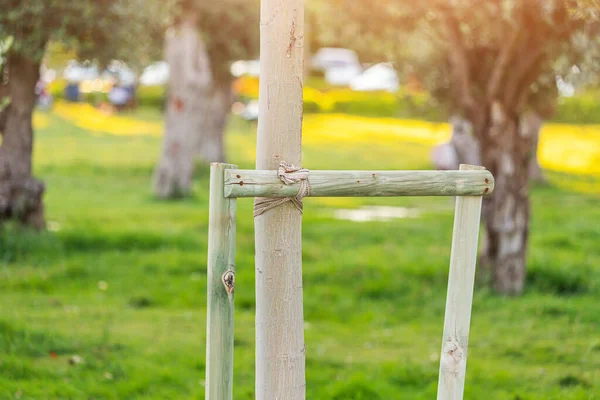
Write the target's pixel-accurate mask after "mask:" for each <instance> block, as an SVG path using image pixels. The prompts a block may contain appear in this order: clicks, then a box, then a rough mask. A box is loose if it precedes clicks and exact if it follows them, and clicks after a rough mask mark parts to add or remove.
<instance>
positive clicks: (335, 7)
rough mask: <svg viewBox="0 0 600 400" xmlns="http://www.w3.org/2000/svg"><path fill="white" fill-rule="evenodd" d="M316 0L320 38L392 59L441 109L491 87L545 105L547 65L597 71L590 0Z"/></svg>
mask: <svg viewBox="0 0 600 400" xmlns="http://www.w3.org/2000/svg"><path fill="white" fill-rule="evenodd" d="M320 7H321V9H322V13H321V19H322V20H323V21H325V20H326V19H328V18H329V19H330V20H331V21H332V22H331V23H329V24H324V25H323V26H324V27H326V28H324V29H325V31H324V32H322V33H321V37H322V39H323V41H324V42H326V43H332V44H337V45H343V46H348V47H350V48H353V49H357V51H359V54H361V55H362V57H361V58H364V59H366V60H378V61H381V60H389V61H395V63H396V66H397V68H398V69H399V70H400V73H401V75H402V77H403V78H404V79H405V80H407V79H410V78H412V77H416V78H417V79H418V80H419V81H420V82H421V83H422V84H423V86H424V87H425V89H427V91H428V92H429V93H431V94H432V96H434V97H435V98H436V99H437V100H438V101H439V102H440V103H441V104H443V105H445V106H446V109H447V110H448V111H449V112H456V111H459V112H460V111H461V110H462V111H465V109H466V108H469V107H473V106H477V105H479V104H481V105H483V104H485V103H486V101H484V100H483V99H485V98H486V96H492V97H502V98H503V101H504V102H505V103H506V104H510V106H511V107H515V108H517V109H518V108H519V107H521V108H522V105H521V103H525V104H527V105H529V106H530V107H533V108H536V109H539V111H541V112H543V113H545V114H548V115H551V114H552V111H553V110H552V107H553V106H554V102H555V101H556V95H557V90H556V82H555V79H554V76H555V75H556V74H558V75H561V76H565V78H567V79H570V80H572V81H573V79H572V77H571V76H570V75H572V74H571V72H572V71H573V68H574V67H576V69H577V70H579V71H586V72H589V74H588V76H589V75H593V76H598V73H597V67H595V65H597V62H593V61H594V58H593V55H594V54H597V53H598V50H599V48H600V47H599V46H598V44H599V42H598V35H597V30H598V27H597V24H598V16H599V14H598V12H599V10H600V6H599V3H598V1H596V0H554V1H538V0H535V1H525V0H494V1H480V0H458V1H453V2H448V1H446V0H429V1H423V2H413V1H408V0H406V1H399V0H382V1H379V2H378V3H377V7H372V5H371V4H370V2H368V1H367V0H330V1H328V2H321V3H320ZM366 10H368V12H366ZM332 15H336V16H337V18H335V19H333V18H331V16H332ZM596 59H597V58H596ZM586 79H588V80H589V78H586ZM515 87H516V88H515ZM466 104H469V106H468V107H465V105H466Z"/></svg>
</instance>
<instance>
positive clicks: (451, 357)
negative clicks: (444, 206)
mask: <svg viewBox="0 0 600 400" xmlns="http://www.w3.org/2000/svg"><path fill="white" fill-rule="evenodd" d="M481 169H483V167H477V166H473V165H464V164H461V166H460V170H462V171H465V170H481ZM481 202H482V197H481V196H465V197H457V198H456V209H455V214H454V230H453V232H452V252H451V254H450V274H449V276H448V294H447V297H446V316H445V319H444V335H443V339H442V354H441V357H440V375H439V381H438V393H437V399H438V400H461V399H462V398H463V392H464V387H465V374H466V370H467V350H468V347H469V325H470V323H471V305H472V303H473V285H474V281H475V264H476V261H477V243H478V239H479V223H480V218H481Z"/></svg>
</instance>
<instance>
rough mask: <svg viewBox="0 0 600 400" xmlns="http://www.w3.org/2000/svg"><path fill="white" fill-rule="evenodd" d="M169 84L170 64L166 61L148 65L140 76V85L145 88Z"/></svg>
mask: <svg viewBox="0 0 600 400" xmlns="http://www.w3.org/2000/svg"><path fill="white" fill-rule="evenodd" d="M168 82H169V64H168V63H167V62H166V61H160V62H156V63H154V64H150V65H148V66H147V67H146V68H144V71H143V72H142V75H141V76H140V85H143V86H163V85H166V84H167V83H168Z"/></svg>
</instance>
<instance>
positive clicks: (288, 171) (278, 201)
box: [254, 161, 310, 217]
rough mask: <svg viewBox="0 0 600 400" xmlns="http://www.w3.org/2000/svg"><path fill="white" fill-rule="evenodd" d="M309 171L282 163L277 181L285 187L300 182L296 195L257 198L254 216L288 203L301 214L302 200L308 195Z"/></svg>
mask: <svg viewBox="0 0 600 400" xmlns="http://www.w3.org/2000/svg"><path fill="white" fill-rule="evenodd" d="M308 173H309V170H307V169H305V168H301V167H296V166H294V165H292V164H288V163H287V162H285V161H282V162H281V163H280V164H279V169H278V172H277V175H278V176H279V179H281V181H282V182H283V183H284V184H286V185H293V184H294V183H298V182H300V188H299V189H298V194H296V196H294V197H282V198H271V197H257V198H256V199H255V200H254V216H255V217H258V216H259V215H262V214H264V213H265V212H267V211H269V210H270V209H272V208H275V207H278V206H280V205H282V204H284V203H287V202H288V201H290V202H292V204H293V205H294V207H296V208H297V209H298V211H300V213H302V199H303V198H305V197H306V196H308V195H309V194H310V182H309V181H308Z"/></svg>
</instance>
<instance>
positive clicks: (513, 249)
mask: <svg viewBox="0 0 600 400" xmlns="http://www.w3.org/2000/svg"><path fill="white" fill-rule="evenodd" d="M487 120H488V124H487V125H486V127H485V128H484V130H483V131H482V132H480V133H479V135H478V136H479V138H480V142H481V156H482V161H483V165H484V166H485V167H486V168H487V169H488V170H490V171H491V172H492V174H493V175H494V178H495V181H496V185H495V189H494V193H493V194H492V196H491V197H490V198H489V199H486V201H485V202H484V207H483V214H484V219H485V225H486V227H485V228H486V229H485V240H484V242H485V248H484V253H483V257H482V261H484V262H485V263H486V264H487V265H488V267H489V271H490V273H491V279H492V287H493V288H494V290H495V291H497V292H499V293H503V294H511V295H515V294H520V293H522V291H523V288H524V284H525V258H526V249H527V239H528V233H529V188H528V171H529V165H530V162H531V159H532V157H531V152H532V150H533V148H534V147H533V145H534V139H533V137H532V136H531V135H526V134H524V130H523V129H520V124H521V122H522V120H521V119H520V118H519V116H517V115H509V114H508V113H506V111H505V110H504V108H503V107H502V106H501V105H500V104H499V103H493V104H492V106H491V108H490V113H489V118H488V119H487ZM525 131H526V130H525Z"/></svg>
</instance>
